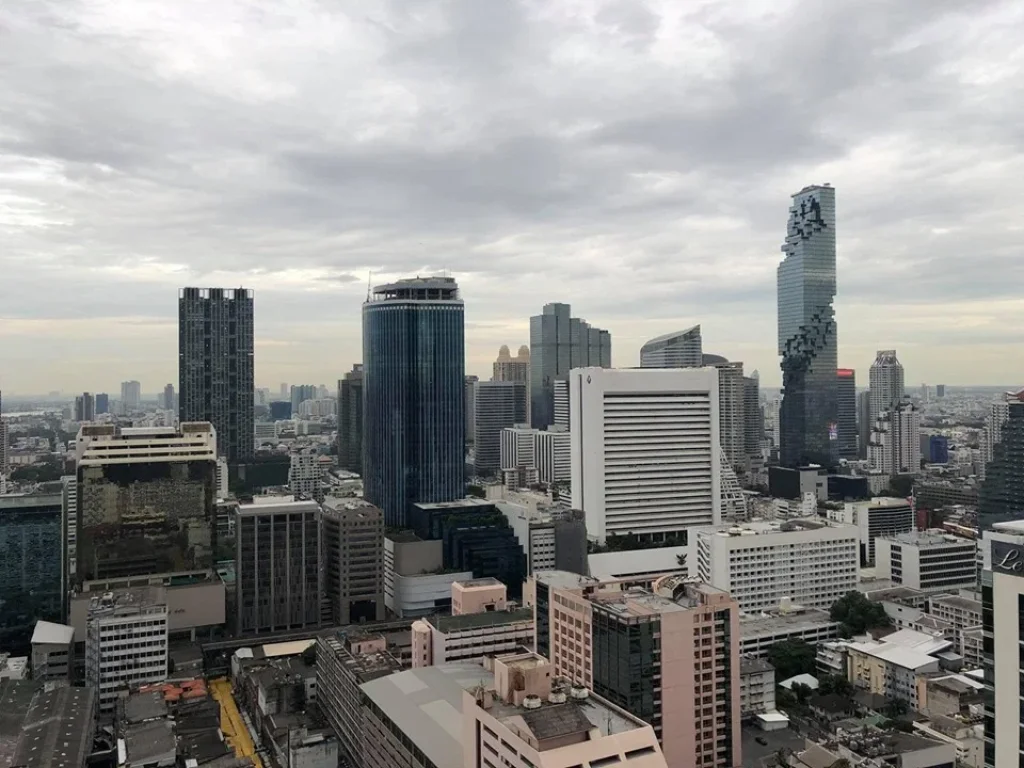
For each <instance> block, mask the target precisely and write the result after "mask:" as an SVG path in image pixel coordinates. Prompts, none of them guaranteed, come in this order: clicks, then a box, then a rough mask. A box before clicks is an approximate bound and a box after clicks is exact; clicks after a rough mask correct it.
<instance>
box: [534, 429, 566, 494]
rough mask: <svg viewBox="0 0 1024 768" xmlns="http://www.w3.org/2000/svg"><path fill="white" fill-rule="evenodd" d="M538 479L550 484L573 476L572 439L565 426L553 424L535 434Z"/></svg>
mask: <svg viewBox="0 0 1024 768" xmlns="http://www.w3.org/2000/svg"><path fill="white" fill-rule="evenodd" d="M533 440H534V443H533V452H534V457H535V460H536V467H537V479H538V480H540V482H542V483H547V484H548V485H550V484H552V483H568V482H570V480H571V478H572V440H571V438H570V436H569V432H568V431H567V430H566V428H565V427H562V426H559V425H557V424H556V425H552V426H551V427H549V428H548V429H546V430H544V431H541V432H537V434H535V435H534V438H533Z"/></svg>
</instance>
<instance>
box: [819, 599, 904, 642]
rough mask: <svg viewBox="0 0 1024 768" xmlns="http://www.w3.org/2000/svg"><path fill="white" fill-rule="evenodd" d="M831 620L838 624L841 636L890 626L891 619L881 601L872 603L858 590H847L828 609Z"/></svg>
mask: <svg viewBox="0 0 1024 768" xmlns="http://www.w3.org/2000/svg"><path fill="white" fill-rule="evenodd" d="M829 615H830V616H831V617H832V621H838V622H839V624H840V627H839V632H840V634H842V636H843V637H851V636H853V635H861V634H864V633H865V632H867V631H868V630H869V629H879V628H881V627H889V626H892V619H890V618H889V615H888V614H887V613H886V612H885V608H884V607H883V606H882V604H881V603H873V602H871V601H870V600H868V599H867V598H866V597H865V596H864V595H863V594H862V593H860V592H847V593H846V595H845V596H843V597H841V598H839V599H838V600H836V602H835V603H833V604H832V608H831V609H830V610H829Z"/></svg>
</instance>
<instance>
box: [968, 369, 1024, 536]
mask: <svg viewBox="0 0 1024 768" xmlns="http://www.w3.org/2000/svg"><path fill="white" fill-rule="evenodd" d="M1001 405H1005V406H1006V408H1005V411H1004V409H1001V408H1000V409H998V413H999V416H998V417H997V419H996V420H995V423H997V424H998V421H999V419H1001V416H1002V413H1003V412H1005V414H1006V418H1005V420H1002V424H1001V425H999V427H998V429H999V439H998V441H997V442H995V445H994V446H993V449H992V459H991V461H989V463H988V467H987V468H986V470H985V479H984V480H983V481H982V483H981V487H980V488H979V490H978V525H979V529H980V530H982V531H987V530H989V529H991V528H992V526H993V525H994V524H996V523H1002V522H1007V521H1013V520H1021V519H1024V389H1022V390H1020V391H1019V392H1014V393H1011V392H1007V393H1006V401H1005V402H1004V403H1002V404H1001Z"/></svg>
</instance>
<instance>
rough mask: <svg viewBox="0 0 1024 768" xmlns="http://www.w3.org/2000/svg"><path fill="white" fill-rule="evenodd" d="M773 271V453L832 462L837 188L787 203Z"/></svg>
mask: <svg viewBox="0 0 1024 768" xmlns="http://www.w3.org/2000/svg"><path fill="white" fill-rule="evenodd" d="M782 252H783V253H785V254H786V256H785V258H784V259H783V261H782V263H781V264H780V265H779V269H778V305H779V354H780V355H781V356H782V392H783V396H782V406H781V408H780V413H779V418H780V422H781V424H780V435H779V438H780V443H781V445H780V447H779V459H780V461H781V463H782V465H783V466H787V467H796V466H800V465H803V464H821V465H823V466H826V467H827V466H830V465H831V464H833V463H834V459H835V457H836V455H837V453H838V445H837V439H838V425H837V419H838V413H837V408H836V357H837V355H836V321H835V311H834V310H833V308H832V300H833V298H834V297H835V294H836V191H835V189H833V188H832V187H830V186H827V185H826V186H811V187H804V189H802V190H800V191H799V192H798V193H796V194H795V195H793V205H792V206H791V207H790V209H789V226H788V229H787V233H786V242H785V243H784V244H783V246H782Z"/></svg>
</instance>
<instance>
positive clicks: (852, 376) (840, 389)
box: [836, 368, 857, 461]
mask: <svg viewBox="0 0 1024 768" xmlns="http://www.w3.org/2000/svg"><path fill="white" fill-rule="evenodd" d="M836 412H837V417H838V418H837V421H838V423H839V427H838V428H839V451H838V455H839V458H841V459H850V460H851V461H852V460H853V459H856V458H857V374H856V373H855V372H854V370H853V369H852V368H840V369H838V370H837V371H836Z"/></svg>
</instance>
